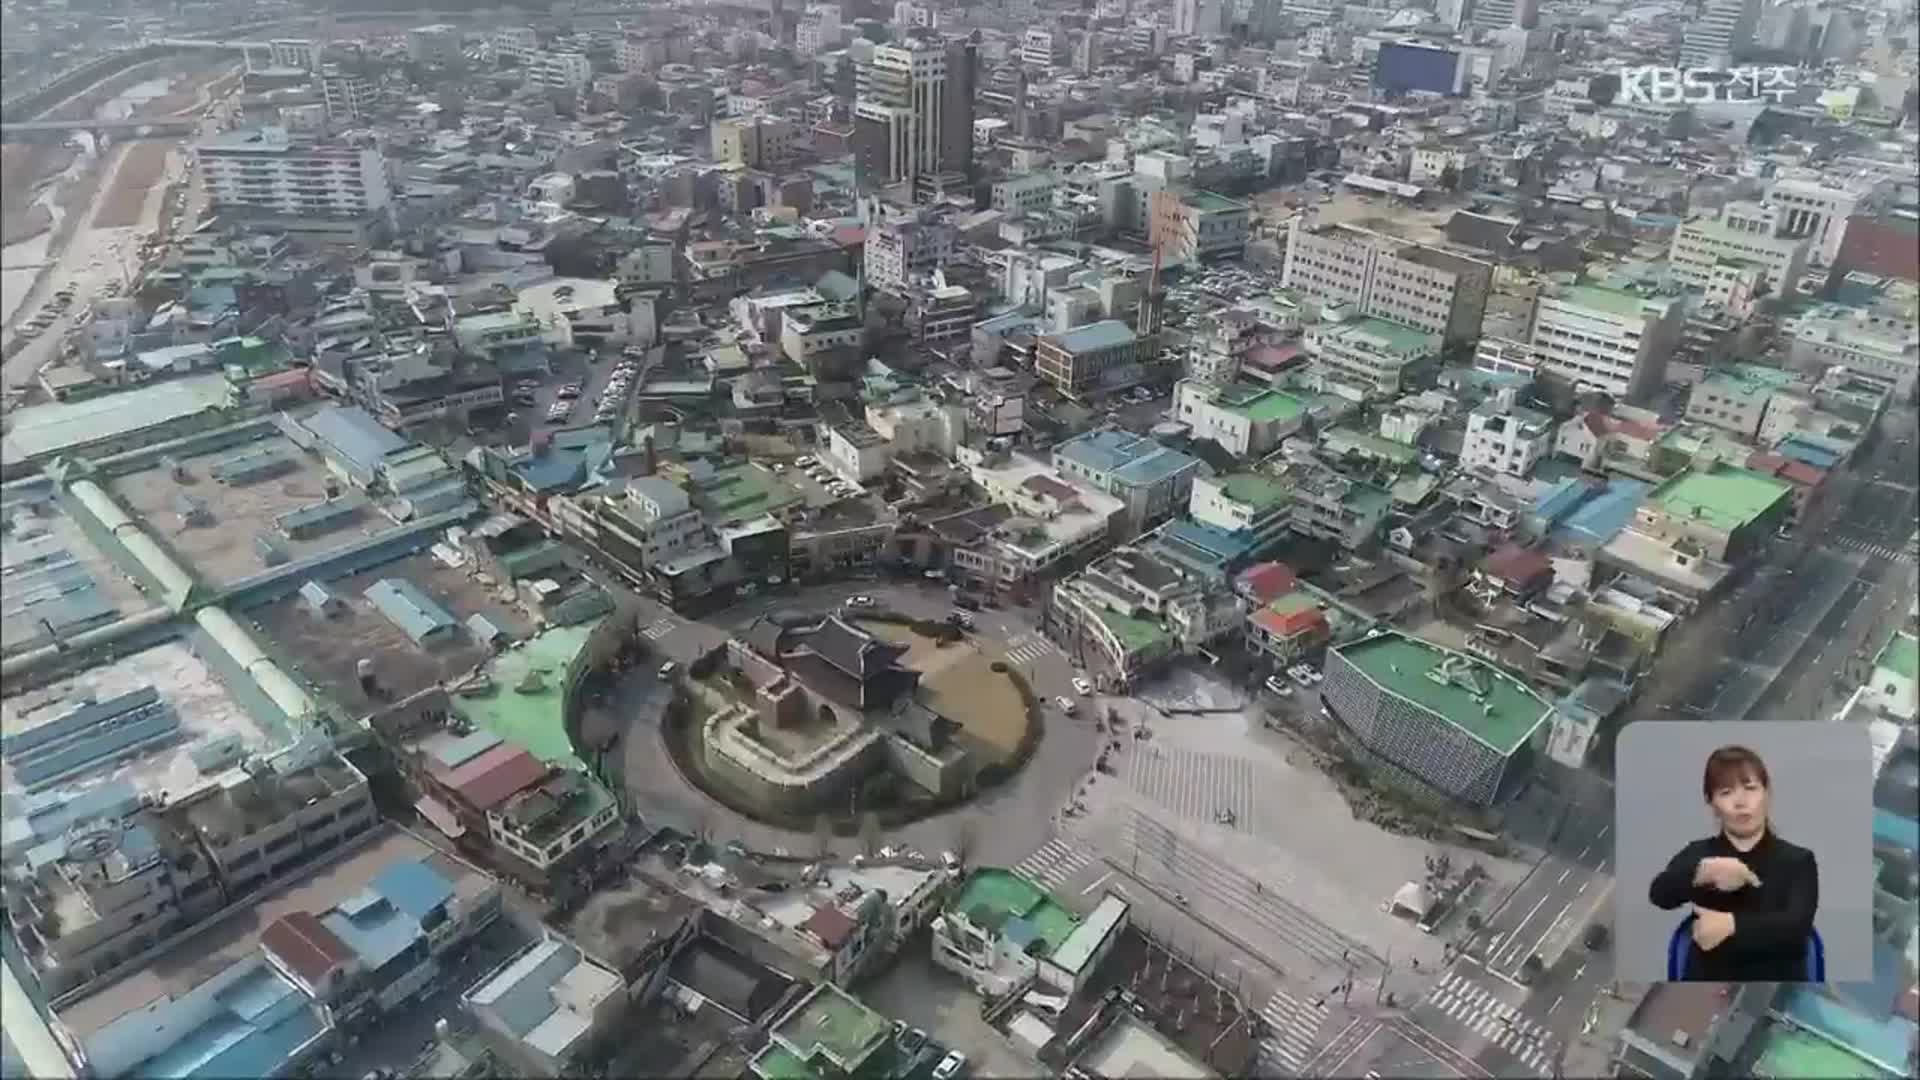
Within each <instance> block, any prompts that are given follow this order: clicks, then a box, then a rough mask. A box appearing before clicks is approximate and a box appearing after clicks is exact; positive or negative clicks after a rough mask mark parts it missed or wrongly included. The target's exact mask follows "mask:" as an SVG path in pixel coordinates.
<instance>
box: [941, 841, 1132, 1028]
mask: <svg viewBox="0 0 1920 1080" xmlns="http://www.w3.org/2000/svg"><path fill="white" fill-rule="evenodd" d="M1130 914H1131V911H1130V909H1129V907H1128V905H1127V903H1126V902H1125V901H1124V900H1121V899H1120V898H1118V897H1114V896H1109V897H1106V898H1104V899H1103V900H1102V901H1101V902H1100V904H1099V906H1098V907H1096V908H1095V909H1094V911H1093V913H1092V914H1091V915H1089V916H1088V917H1087V918H1086V919H1084V920H1082V919H1081V918H1079V917H1078V916H1076V915H1074V914H1073V913H1072V912H1070V911H1068V910H1067V909H1066V908H1065V907H1062V906H1061V905H1060V904H1059V902H1058V901H1056V900H1054V899H1053V897H1051V896H1049V895H1047V893H1046V892H1045V891H1044V890H1043V889H1041V888H1040V887H1039V886H1037V885H1035V884H1034V883H1033V882H1031V881H1028V880H1027V879H1026V878H1024V877H1021V876H1020V875H1019V874H1017V873H1014V872H1012V871H1008V870H1002V869H999V868H997V867H979V868H977V869H975V870H973V871H971V872H970V873H968V875H967V877H966V879H965V880H964V881H962V882H961V883H960V886H959V889H958V891H956V892H955V894H954V895H953V897H952V898H951V899H950V900H948V902H947V905H946V907H945V908H943V909H942V910H941V912H940V915H939V917H938V918H936V919H934V920H933V962H934V965H935V966H936V967H939V968H942V969H944V970H947V971H951V972H953V973H954V974H956V975H959V976H960V977H961V978H963V979H966V980H967V981H968V982H970V983H972V984H973V986H974V988H975V990H976V991H977V992H978V993H980V994H982V995H984V996H988V997H1000V996H1002V995H1005V994H1007V993H1009V992H1011V991H1012V990H1014V989H1016V988H1018V987H1020V986H1023V985H1027V984H1029V983H1033V982H1037V983H1039V984H1040V986H1041V987H1042V988H1044V989H1046V990H1051V991H1052V992H1054V993H1057V994H1061V995H1064V996H1068V997H1072V996H1074V995H1075V994H1076V993H1078V992H1079V991H1080V990H1081V989H1082V988H1084V987H1085V986H1086V983H1087V979H1088V977H1089V976H1091V975H1092V974H1093V972H1094V970H1095V969H1096V968H1098V967H1099V965H1100V961H1101V960H1104V959H1105V958H1106V956H1107V954H1108V953H1110V952H1111V951H1112V948H1113V945H1114V943H1115V942H1116V941H1118V940H1119V937H1120V933H1121V931H1122V930H1124V929H1125V927H1126V924H1127V921H1128V919H1129V916H1130Z"/></svg>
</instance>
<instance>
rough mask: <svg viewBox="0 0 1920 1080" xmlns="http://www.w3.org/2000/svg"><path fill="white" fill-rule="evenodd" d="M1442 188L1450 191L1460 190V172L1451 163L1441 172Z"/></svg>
mask: <svg viewBox="0 0 1920 1080" xmlns="http://www.w3.org/2000/svg"><path fill="white" fill-rule="evenodd" d="M1440 186H1441V187H1443V188H1446V189H1447V190H1448V191H1459V190H1460V170H1459V169H1457V168H1455V167H1454V165H1453V162H1451V161H1449V162H1447V167H1446V168H1444V169H1441V170H1440Z"/></svg>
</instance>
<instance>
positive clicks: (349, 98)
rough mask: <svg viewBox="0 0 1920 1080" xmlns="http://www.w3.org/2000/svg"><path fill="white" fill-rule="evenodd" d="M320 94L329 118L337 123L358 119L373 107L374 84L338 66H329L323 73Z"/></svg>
mask: <svg viewBox="0 0 1920 1080" xmlns="http://www.w3.org/2000/svg"><path fill="white" fill-rule="evenodd" d="M320 94H321V100H322V101H324V102H325V104H326V107H327V119H328V120H331V121H332V122H334V123H336V124H344V123H349V122H351V121H354V120H358V119H360V118H361V117H362V116H364V115H366V113H367V112H368V111H369V110H370V109H372V107H373V84H372V83H369V82H368V81H367V80H365V79H363V78H361V77H360V76H358V75H355V74H352V73H350V72H345V71H341V70H340V69H338V68H333V67H329V68H327V70H326V71H324V72H322V73H321V75H320Z"/></svg>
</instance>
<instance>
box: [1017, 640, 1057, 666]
mask: <svg viewBox="0 0 1920 1080" xmlns="http://www.w3.org/2000/svg"><path fill="white" fill-rule="evenodd" d="M1049 653H1056V654H1059V655H1062V656H1064V655H1066V654H1065V653H1061V652H1060V647H1059V646H1057V645H1055V644H1054V643H1053V642H1051V641H1048V640H1047V639H1046V638H1043V637H1041V636H1039V635H1038V634H1017V635H1015V636H1014V637H1013V638H1011V639H1009V640H1008V641H1007V659H1008V660H1011V661H1013V662H1014V663H1016V664H1031V663H1033V662H1034V661H1036V660H1039V659H1041V658H1042V657H1044V656H1046V655H1047V654H1049Z"/></svg>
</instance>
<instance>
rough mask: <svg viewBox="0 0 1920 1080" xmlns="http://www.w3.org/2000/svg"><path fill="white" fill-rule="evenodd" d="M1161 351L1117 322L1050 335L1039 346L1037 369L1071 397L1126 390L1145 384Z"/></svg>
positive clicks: (1103, 321)
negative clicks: (1156, 351)
mask: <svg viewBox="0 0 1920 1080" xmlns="http://www.w3.org/2000/svg"><path fill="white" fill-rule="evenodd" d="M1156 348H1157V345H1156V343H1155V342H1154V341H1153V339H1152V338H1142V337H1140V336H1139V335H1138V334H1136V333H1134V331H1133V328H1132V327H1130V326H1128V325H1127V324H1126V323H1123V322H1121V321H1119V320H1117V319H1106V320H1102V321H1100V322H1095V323H1088V324H1087V325H1085V326H1080V327H1075V328H1074V329H1072V330H1068V331H1066V332H1064V333H1059V334H1047V335H1045V336H1043V337H1041V338H1040V339H1039V341H1038V343H1037V344H1036V345H1035V348H1034V354H1033V370H1034V373H1035V374H1036V375H1039V376H1040V377H1041V378H1043V379H1045V380H1047V381H1048V382H1050V383H1052V384H1053V385H1054V387H1055V388H1056V389H1058V390H1059V391H1060V392H1061V393H1063V394H1065V395H1067V396H1068V397H1073V398H1078V397H1084V396H1085V395H1087V394H1089V393H1091V392H1093V391H1095V390H1119V389H1125V388H1126V387H1128V386H1132V385H1135V384H1137V383H1138V382H1140V381H1141V379H1142V378H1143V377H1144V376H1145V375H1146V365H1147V364H1149V363H1150V362H1151V361H1152V359H1153V354H1154V352H1155V349H1156Z"/></svg>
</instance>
